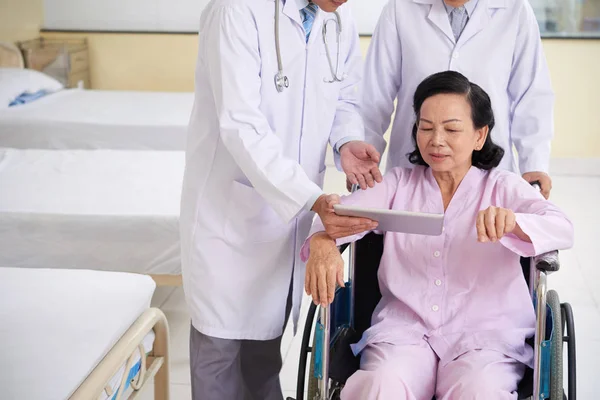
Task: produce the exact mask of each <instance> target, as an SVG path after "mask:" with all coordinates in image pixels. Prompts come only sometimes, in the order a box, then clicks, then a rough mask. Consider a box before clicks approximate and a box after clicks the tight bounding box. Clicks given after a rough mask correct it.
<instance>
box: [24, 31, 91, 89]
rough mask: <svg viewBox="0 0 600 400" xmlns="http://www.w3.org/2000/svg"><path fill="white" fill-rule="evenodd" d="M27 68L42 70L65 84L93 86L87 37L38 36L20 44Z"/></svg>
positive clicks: (71, 86) (87, 87)
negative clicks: (52, 37)
mask: <svg viewBox="0 0 600 400" xmlns="http://www.w3.org/2000/svg"><path fill="white" fill-rule="evenodd" d="M19 48H20V49H21V52H22V53H23V58H24V59H25V67H26V68H30V69H35V70H37V71H41V72H43V73H45V74H46V75H49V76H51V77H53V78H55V79H57V80H58V81H60V82H61V83H62V84H63V85H65V87H68V88H73V87H78V86H81V87H84V88H86V89H90V88H91V81H90V62H89V55H88V46H87V41H86V40H85V39H64V40H58V39H44V38H40V39H35V40H30V41H27V42H21V43H19Z"/></svg>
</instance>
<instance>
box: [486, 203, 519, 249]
mask: <svg viewBox="0 0 600 400" xmlns="http://www.w3.org/2000/svg"><path fill="white" fill-rule="evenodd" d="M509 233H512V234H513V235H515V236H516V237H518V238H519V239H521V240H522V241H524V242H529V243H531V238H530V237H529V236H528V235H527V234H526V233H525V232H523V230H522V229H521V227H520V226H519V224H517V217H516V215H515V213H514V212H513V211H512V210H509V209H508V208H501V207H493V206H490V207H488V208H487V209H486V210H483V211H479V214H478V215H477V240H478V241H479V242H481V243H487V242H497V241H498V240H500V239H502V238H503V237H504V236H505V235H508V234H509Z"/></svg>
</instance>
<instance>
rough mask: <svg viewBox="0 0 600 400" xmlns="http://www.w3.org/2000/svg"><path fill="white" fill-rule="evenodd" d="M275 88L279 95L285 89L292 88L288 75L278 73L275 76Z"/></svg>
mask: <svg viewBox="0 0 600 400" xmlns="http://www.w3.org/2000/svg"><path fill="white" fill-rule="evenodd" d="M275 87H276V88H277V91H278V92H279V93H281V92H283V90H284V89H287V88H289V87H290V81H289V79H288V77H287V76H286V75H283V74H282V73H281V72H277V73H276V74H275Z"/></svg>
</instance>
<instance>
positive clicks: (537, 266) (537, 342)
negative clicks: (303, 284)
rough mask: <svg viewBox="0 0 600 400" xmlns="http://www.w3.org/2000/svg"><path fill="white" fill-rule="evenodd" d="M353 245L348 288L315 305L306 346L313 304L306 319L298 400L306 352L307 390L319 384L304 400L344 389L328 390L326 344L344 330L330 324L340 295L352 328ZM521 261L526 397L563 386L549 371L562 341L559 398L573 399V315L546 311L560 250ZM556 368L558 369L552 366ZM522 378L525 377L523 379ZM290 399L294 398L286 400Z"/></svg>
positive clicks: (330, 399) (326, 398)
mask: <svg viewBox="0 0 600 400" xmlns="http://www.w3.org/2000/svg"><path fill="white" fill-rule="evenodd" d="M357 244H358V243H356V242H355V243H351V244H349V245H345V246H342V248H341V249H340V252H341V253H343V251H344V250H345V249H346V248H349V258H350V262H349V271H348V272H349V273H348V276H349V280H348V283H347V285H346V288H343V289H340V288H338V290H337V291H336V296H335V300H334V303H332V305H330V306H327V307H325V308H323V307H319V318H318V321H317V324H316V326H315V334H314V339H315V340H314V342H313V343H312V346H311V345H310V337H311V334H312V328H313V321H314V317H315V314H316V310H317V306H316V305H315V304H313V303H311V306H310V309H309V312H308V316H307V320H306V325H305V328H304V334H303V338H302V346H301V350H300V352H301V353H300V364H299V368H298V381H297V389H296V399H297V400H304V386H305V383H306V366H307V359H308V353H309V352H311V353H312V354H313V356H312V357H311V362H312V366H311V372H313V371H314V376H309V391H310V389H311V386H312V385H314V383H315V380H316V381H317V383H318V390H317V391H316V394H315V393H312V394H313V395H314V397H313V398H309V399H308V400H334V399H336V397H334V396H335V394H336V393H337V394H338V395H339V391H340V390H341V388H342V387H343V385H340V384H337V383H334V386H332V385H331V383H332V382H330V376H329V366H330V346H331V345H332V344H333V341H334V339H335V335H336V334H337V333H338V332H337V331H338V328H341V327H342V326H339V327H338V326H333V329H332V321H331V316H332V312H335V308H336V301H338V300H340V297H341V296H344V295H345V296H347V297H349V299H346V301H348V303H349V304H348V308H349V309H348V315H345V321H344V323H345V324H347V326H350V327H354V322H355V321H354V310H355V304H354V301H355V286H354V285H353V282H355V272H356V271H355V263H356V254H357ZM523 260H529V265H528V266H527V265H523V267H524V273H525V274H526V276H527V270H529V271H528V272H529V273H528V275H529V280H528V284H529V285H528V286H529V291H530V295H531V298H532V301H533V303H534V307H535V311H536V330H535V336H534V338H533V339H534V342H533V348H534V368H533V388H532V396H531V397H526V398H529V399H533V400H537V399H540V400H543V399H550V387H551V386H552V384H554V386H556V385H557V384H558V385H559V386H560V387H561V388H562V387H564V386H563V384H562V374H563V371H562V370H560V371H557V373H552V371H551V370H552V369H553V367H555V368H560V369H562V361H563V358H564V357H563V353H564V351H563V348H562V343H563V342H566V343H567V354H568V358H567V363H568V369H567V371H568V396H567V394H566V393H565V392H564V389H563V390H562V395H558V396H559V397H560V398H562V399H568V400H576V351H575V331H574V319H573V311H572V309H571V306H570V304H568V303H562V304H560V303H558V304H560V309H551V310H550V313H548V309H547V308H548V307H550V306H548V304H547V296H548V291H547V275H548V274H549V273H551V272H555V271H558V270H559V268H560V264H559V261H558V252H557V251H554V252H551V253H547V254H543V255H541V256H537V257H534V258H531V259H523ZM552 296H553V297H555V299H556V301H558V295H557V294H556V292H554V294H553V295H552ZM332 306H333V307H332ZM548 317H550V321H551V322H552V323H553V322H554V318H560V327H561V331H562V332H554V330H552V331H550V332H548V330H547V325H548V319H549V318H548ZM342 325H344V324H342ZM332 331H333V334H332ZM559 333H560V334H561V336H560V337H556V335H557V334H559ZM553 340H554V341H557V342H556V345H558V344H559V343H560V346H559V349H560V353H559V354H560V359H559V360H557V359H556V357H553V354H552V351H553V349H554V348H556V347H555V345H554V342H553ZM324 343H329V345H328V346H324V345H323V344H324ZM557 365H558V367H556V366H557ZM313 368H314V369H313ZM551 379H555V381H552V382H551ZM525 380H526V379H523V381H525ZM557 380H558V381H557ZM311 384H312V385H311ZM313 392H314V389H313ZM310 394H311V393H309V395H310ZM556 396H557V394H552V400H554V399H557V398H559V397H556ZM519 398H522V397H519ZM288 400H293V399H292V398H288Z"/></svg>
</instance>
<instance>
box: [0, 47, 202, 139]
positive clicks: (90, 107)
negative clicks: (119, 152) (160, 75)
mask: <svg viewBox="0 0 600 400" xmlns="http://www.w3.org/2000/svg"><path fill="white" fill-rule="evenodd" d="M15 52H16V53H15ZM19 57H20V53H19V50H18V49H16V48H15V47H14V46H10V45H7V44H2V43H0V146H1V147H13V148H20V149H28V148H38V149H127V150H159V151H162V150H166V151H173V150H179V151H182V150H185V142H186V132H187V125H188V121H189V118H190V114H191V111H192V106H193V101H194V95H193V93H170V92H136V91H109V90H84V89H64V88H63V87H62V84H60V82H58V81H57V80H55V79H53V78H51V77H49V76H47V75H44V74H42V73H41V72H38V71H33V70H28V69H22V65H23V63H22V61H20V62H16V61H15V60H17V59H18V58H19ZM2 63H3V64H2ZM43 91H45V92H47V93H45V94H43V95H40V96H39V98H36V99H34V100H30V101H28V102H26V103H25V104H17V105H13V106H10V107H9V106H8V105H9V104H10V102H11V101H12V100H13V99H14V98H17V97H18V96H19V95H21V94H22V93H25V92H30V93H41V92H43Z"/></svg>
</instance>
